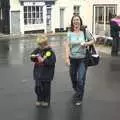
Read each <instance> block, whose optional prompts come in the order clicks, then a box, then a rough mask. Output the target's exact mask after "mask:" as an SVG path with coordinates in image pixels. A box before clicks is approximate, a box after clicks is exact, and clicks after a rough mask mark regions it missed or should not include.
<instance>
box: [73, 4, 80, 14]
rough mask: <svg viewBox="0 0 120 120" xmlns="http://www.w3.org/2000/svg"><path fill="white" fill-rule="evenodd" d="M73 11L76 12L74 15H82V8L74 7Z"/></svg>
mask: <svg viewBox="0 0 120 120" xmlns="http://www.w3.org/2000/svg"><path fill="white" fill-rule="evenodd" d="M73 10H74V12H73V14H74V15H79V14H80V6H74V7H73Z"/></svg>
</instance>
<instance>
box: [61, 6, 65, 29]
mask: <svg viewBox="0 0 120 120" xmlns="http://www.w3.org/2000/svg"><path fill="white" fill-rule="evenodd" d="M60 29H62V30H64V8H60Z"/></svg>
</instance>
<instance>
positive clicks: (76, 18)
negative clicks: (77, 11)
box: [73, 16, 81, 27]
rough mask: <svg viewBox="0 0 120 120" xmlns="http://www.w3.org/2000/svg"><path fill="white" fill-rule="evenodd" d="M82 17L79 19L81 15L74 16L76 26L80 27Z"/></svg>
mask: <svg viewBox="0 0 120 120" xmlns="http://www.w3.org/2000/svg"><path fill="white" fill-rule="evenodd" d="M80 24H81V23H80V19H79V17H78V16H75V17H74V18H73V26H74V27H80Z"/></svg>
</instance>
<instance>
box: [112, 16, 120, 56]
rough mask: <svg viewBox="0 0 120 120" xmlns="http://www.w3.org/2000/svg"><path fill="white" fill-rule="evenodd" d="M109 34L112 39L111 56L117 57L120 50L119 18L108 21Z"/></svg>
mask: <svg viewBox="0 0 120 120" xmlns="http://www.w3.org/2000/svg"><path fill="white" fill-rule="evenodd" d="M110 34H111V37H112V38H113V41H112V50H111V55H112V56H117V55H118V51H119V48H120V16H116V17H114V18H112V19H111V20H110Z"/></svg>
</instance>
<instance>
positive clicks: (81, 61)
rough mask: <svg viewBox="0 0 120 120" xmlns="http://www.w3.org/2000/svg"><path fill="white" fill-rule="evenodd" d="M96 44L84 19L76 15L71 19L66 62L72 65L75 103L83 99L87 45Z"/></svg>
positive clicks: (71, 73) (66, 43)
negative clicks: (85, 25) (86, 28)
mask: <svg viewBox="0 0 120 120" xmlns="http://www.w3.org/2000/svg"><path fill="white" fill-rule="evenodd" d="M92 44H94V39H93V37H92V36H91V34H90V33H89V32H87V31H85V28H84V29H83V23H82V19H81V18H80V16H78V15H74V16H73V17H72V19H71V30H70V32H68V35H67V41H65V53H66V59H65V60H66V63H67V64H68V65H70V77H71V81H72V87H73V89H74V90H75V92H76V94H75V105H80V104H81V102H82V99H83V94H84V86H85V79H86V71H87V66H86V64H85V56H86V47H88V46H89V45H92Z"/></svg>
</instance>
